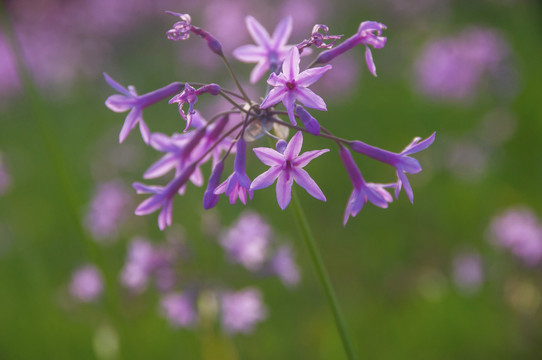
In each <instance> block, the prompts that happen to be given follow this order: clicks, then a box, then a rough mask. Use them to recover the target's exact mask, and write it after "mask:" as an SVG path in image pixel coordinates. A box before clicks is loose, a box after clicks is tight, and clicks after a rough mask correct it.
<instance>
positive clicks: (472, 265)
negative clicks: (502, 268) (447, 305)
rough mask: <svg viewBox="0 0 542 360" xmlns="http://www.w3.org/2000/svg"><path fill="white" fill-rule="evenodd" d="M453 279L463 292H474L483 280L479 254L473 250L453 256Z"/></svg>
mask: <svg viewBox="0 0 542 360" xmlns="http://www.w3.org/2000/svg"><path fill="white" fill-rule="evenodd" d="M452 265H453V279H454V283H455V284H456V286H457V287H458V288H459V289H460V290H461V291H463V292H465V293H469V294H470V293H474V292H476V291H477V290H478V289H479V288H480V285H481V284H482V282H483V281H484V269H483V264H482V259H481V257H480V254H478V253H477V252H474V251H469V252H462V253H459V254H457V255H456V256H454V258H453V263H452Z"/></svg>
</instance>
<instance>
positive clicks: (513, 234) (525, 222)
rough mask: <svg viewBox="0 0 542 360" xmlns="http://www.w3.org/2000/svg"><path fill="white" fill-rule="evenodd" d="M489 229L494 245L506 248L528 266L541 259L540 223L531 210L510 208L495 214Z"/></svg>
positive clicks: (541, 234)
mask: <svg viewBox="0 0 542 360" xmlns="http://www.w3.org/2000/svg"><path fill="white" fill-rule="evenodd" d="M489 229H490V232H491V235H492V238H493V239H492V240H493V243H494V244H495V245H497V246H499V247H502V248H505V249H508V250H509V251H510V252H512V254H514V255H515V256H517V257H518V258H520V259H521V260H523V262H525V264H527V265H528V266H534V265H536V264H538V263H539V262H540V261H541V260H542V225H541V224H540V221H539V219H538V218H537V216H536V214H535V213H534V212H533V211H532V210H530V209H528V208H524V207H518V208H511V209H509V210H507V211H505V212H503V213H501V214H499V215H498V216H496V217H495V218H494V219H493V221H492V222H491V225H490V228H489Z"/></svg>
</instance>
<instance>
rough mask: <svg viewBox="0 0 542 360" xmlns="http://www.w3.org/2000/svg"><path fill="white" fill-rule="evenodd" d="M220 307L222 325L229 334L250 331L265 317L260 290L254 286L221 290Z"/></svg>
mask: <svg viewBox="0 0 542 360" xmlns="http://www.w3.org/2000/svg"><path fill="white" fill-rule="evenodd" d="M220 309H221V318H222V327H223V328H224V330H225V331H226V332H227V333H229V334H235V333H245V334H248V333H251V332H252V331H253V330H254V327H255V326H256V324H257V323H259V322H261V321H263V320H264V319H265V318H266V317H267V308H266V307H265V305H264V304H263V302H262V295H261V292H260V291H259V290H258V289H256V288H245V289H243V290H240V291H237V292H233V291H225V292H223V293H222V294H221V295H220Z"/></svg>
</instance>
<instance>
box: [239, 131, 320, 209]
mask: <svg viewBox="0 0 542 360" xmlns="http://www.w3.org/2000/svg"><path fill="white" fill-rule="evenodd" d="M302 145H303V135H302V133H301V132H300V131H299V132H297V133H296V134H295V135H294V136H293V137H292V138H291V139H290V142H289V143H288V146H286V149H285V150H284V153H280V152H278V151H276V150H273V149H270V148H255V149H254V153H255V154H256V156H257V157H258V159H260V160H261V161H262V162H263V163H264V164H265V165H268V166H270V167H271V168H270V169H269V170H267V171H266V172H264V173H263V174H261V175H260V176H258V177H257V178H256V179H254V181H253V182H252V184H251V185H250V189H251V190H258V189H263V188H265V187H268V186H270V185H271V184H273V183H274V182H275V179H278V180H277V202H278V204H279V206H280V208H281V209H283V210H284V209H285V208H286V207H287V206H288V204H289V203H290V200H291V198H292V185H293V183H294V180H295V182H297V183H298V184H299V186H301V187H302V188H304V189H305V190H307V192H308V193H309V194H310V195H311V196H313V197H314V198H316V199H318V200H322V201H326V197H325V196H324V193H323V192H322V190H320V188H319V187H318V185H317V184H316V182H315V181H314V180H313V179H312V178H311V177H310V175H309V173H307V171H305V170H304V169H303V168H304V167H305V166H307V165H308V163H309V162H310V161H311V160H313V159H315V158H317V157H318V156H320V155H322V154H324V153H326V152H328V151H329V149H324V150H313V151H307V152H305V153H303V154H301V155H299V152H300V151H301V146H302Z"/></svg>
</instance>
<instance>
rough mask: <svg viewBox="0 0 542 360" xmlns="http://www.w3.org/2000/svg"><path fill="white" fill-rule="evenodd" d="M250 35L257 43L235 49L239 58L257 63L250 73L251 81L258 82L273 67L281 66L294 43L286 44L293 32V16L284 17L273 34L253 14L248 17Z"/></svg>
mask: <svg viewBox="0 0 542 360" xmlns="http://www.w3.org/2000/svg"><path fill="white" fill-rule="evenodd" d="M245 21H246V24H247V28H248V31H249V32H250V36H252V39H254V42H255V43H256V44H257V45H243V46H240V47H238V48H237V49H235V50H233V56H235V57H236V58H237V60H240V61H243V62H247V63H257V64H256V66H255V67H254V69H253V70H252V72H251V73H250V82H251V83H253V84H254V83H256V82H257V81H258V80H260V78H261V77H262V76H263V75H264V74H265V73H266V72H267V71H268V70H269V69H270V68H271V67H275V66H279V65H280V63H281V62H282V61H283V60H284V58H285V57H286V54H287V53H288V50H289V49H290V48H291V47H292V46H293V45H286V42H287V41H288V38H289V37H290V34H291V33H292V17H291V16H288V17H285V18H284V19H282V21H281V22H280V23H279V24H278V25H277V27H276V28H275V31H274V32H273V36H271V37H270V36H269V33H268V32H267V30H265V28H264V27H263V26H262V24H260V23H259V22H258V20H256V19H255V18H253V17H252V16H247V17H246V20H245Z"/></svg>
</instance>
